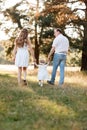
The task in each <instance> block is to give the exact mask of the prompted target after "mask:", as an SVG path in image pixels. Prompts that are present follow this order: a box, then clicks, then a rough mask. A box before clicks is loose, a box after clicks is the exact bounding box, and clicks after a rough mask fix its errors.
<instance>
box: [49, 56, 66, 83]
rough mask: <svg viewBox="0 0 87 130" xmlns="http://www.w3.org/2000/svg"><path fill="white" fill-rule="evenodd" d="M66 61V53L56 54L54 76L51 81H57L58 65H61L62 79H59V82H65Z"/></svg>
mask: <svg viewBox="0 0 87 130" xmlns="http://www.w3.org/2000/svg"><path fill="white" fill-rule="evenodd" d="M65 63H66V55H64V54H57V53H55V54H54V57H53V70H52V77H51V82H52V83H54V81H55V76H56V72H57V68H58V66H60V79H59V84H60V85H61V84H63V83H64V71H65V70H64V69H65Z"/></svg>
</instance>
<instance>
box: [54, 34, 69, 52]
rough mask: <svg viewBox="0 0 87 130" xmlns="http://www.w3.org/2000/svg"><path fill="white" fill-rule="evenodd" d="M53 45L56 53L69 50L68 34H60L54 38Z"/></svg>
mask: <svg viewBox="0 0 87 130" xmlns="http://www.w3.org/2000/svg"><path fill="white" fill-rule="evenodd" d="M52 47H55V53H64V52H65V54H66V53H67V52H68V48H69V40H68V38H67V37H66V36H64V35H62V34H59V35H58V36H57V37H56V38H55V39H54V40H53V44H52Z"/></svg>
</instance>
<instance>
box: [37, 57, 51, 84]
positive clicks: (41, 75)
mask: <svg viewBox="0 0 87 130" xmlns="http://www.w3.org/2000/svg"><path fill="white" fill-rule="evenodd" d="M48 64H49V63H48ZM48 64H47V63H46V62H45V60H40V64H39V65H38V64H36V63H35V65H36V66H37V67H38V81H39V85H40V86H41V87H42V86H43V82H44V80H48V71H47V66H48Z"/></svg>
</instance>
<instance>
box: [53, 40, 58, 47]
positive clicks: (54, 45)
mask: <svg viewBox="0 0 87 130" xmlns="http://www.w3.org/2000/svg"><path fill="white" fill-rule="evenodd" d="M57 44H58V40H57V38H55V39H54V40H53V44H52V47H56V46H57Z"/></svg>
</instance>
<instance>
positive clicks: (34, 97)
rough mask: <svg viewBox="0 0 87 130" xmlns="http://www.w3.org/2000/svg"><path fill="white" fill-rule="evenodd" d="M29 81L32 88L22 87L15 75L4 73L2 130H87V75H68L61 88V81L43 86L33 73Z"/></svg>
mask: <svg viewBox="0 0 87 130" xmlns="http://www.w3.org/2000/svg"><path fill="white" fill-rule="evenodd" d="M58 75H59V74H58ZM58 75H57V78H56V81H57V80H58V78H59V76H58ZM27 79H28V87H19V86H18V85H17V76H16V74H15V73H12V72H11V73H8V72H1V74H0V130H87V74H86V73H83V72H66V77H65V85H64V87H63V88H58V89H56V86H57V82H56V85H55V86H54V87H53V86H50V85H48V84H47V83H46V82H45V83H44V87H42V88H41V87H39V86H38V82H37V75H36V71H33V70H31V71H29V73H28V77H27Z"/></svg>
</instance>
